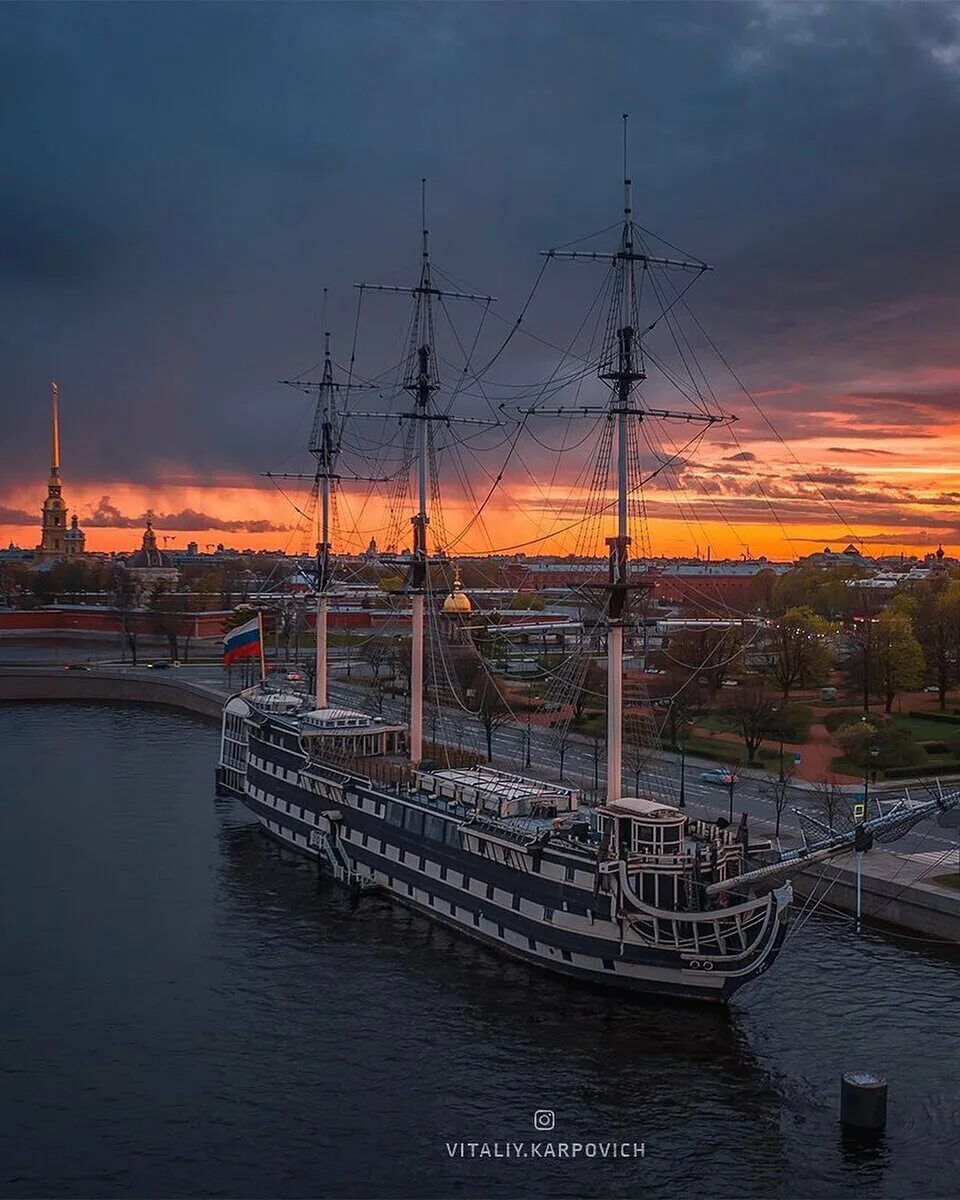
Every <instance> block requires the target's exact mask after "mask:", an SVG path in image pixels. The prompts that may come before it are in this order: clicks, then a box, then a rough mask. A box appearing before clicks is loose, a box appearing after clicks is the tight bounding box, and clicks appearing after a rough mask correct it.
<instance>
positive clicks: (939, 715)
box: [907, 709, 960, 725]
mask: <svg viewBox="0 0 960 1200" xmlns="http://www.w3.org/2000/svg"><path fill="white" fill-rule="evenodd" d="M907 716H908V717H918V718H919V719H920V720H921V721H942V722H943V724H944V725H960V716H955V715H954V714H953V713H945V712H920V711H919V710H918V709H911V710H910V712H908V713H907Z"/></svg>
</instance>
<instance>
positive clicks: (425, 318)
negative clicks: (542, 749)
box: [357, 179, 493, 766]
mask: <svg viewBox="0 0 960 1200" xmlns="http://www.w3.org/2000/svg"><path fill="white" fill-rule="evenodd" d="M426 182H427V181H426V180H425V179H421V181H420V214H421V221H420V225H421V230H422V239H423V240H422V244H421V256H420V281H419V283H418V284H417V285H416V286H415V287H391V286H387V285H381V284H369V283H364V284H358V285H357V286H358V287H360V288H363V289H364V290H368V291H377V292H399V293H404V294H406V295H410V296H412V297H413V303H414V312H413V322H412V326H411V331H410V344H409V348H408V352H407V363H406V369H405V371H404V376H403V390H404V391H406V392H408V393H409V394H410V395H411V396H412V398H413V409H412V411H409V412H405V413H400V414H396V413H364V414H362V415H363V416H368V417H391V416H392V417H396V416H398V415H399V417H400V419H401V420H408V421H414V422H415V427H414V428H415V440H414V464H415V468H416V478H417V511H416V513H415V515H414V516H413V517H412V518H411V524H412V525H413V557H412V560H411V563H410V570H409V572H408V574H407V581H406V586H405V589H404V590H405V591H406V592H407V594H408V595H409V596H410V607H411V644H410V733H409V752H410V762H411V763H412V764H413V765H414V766H416V765H417V764H418V763H420V762H421V760H422V759H423V683H424V680H423V650H424V634H425V628H424V605H425V601H426V594H427V592H428V590H429V587H430V556H429V551H428V546H427V527H428V526H429V524H430V513H429V508H428V487H427V484H428V477H429V463H430V454H431V441H432V439H431V438H430V423H431V422H432V421H442V422H443V423H444V424H445V425H450V424H452V423H467V424H473V425H485V424H487V423H488V422H485V421H473V420H469V419H466V418H454V417H450V416H448V415H446V414H442V413H438V412H437V411H436V407H435V405H434V403H433V397H434V395H435V394H436V392H437V391H439V389H440V376H439V372H438V369H437V356H436V350H435V344H434V343H435V338H434V324H433V301H434V299H440V300H445V299H452V300H482V301H484V302H485V303H487V304H490V303H492V301H493V297H492V296H479V295H474V294H472V293H469V292H450V291H441V290H440V289H438V288H435V287H434V286H433V281H432V277H431V272H430V245H429V235H428V231H427V218H426Z"/></svg>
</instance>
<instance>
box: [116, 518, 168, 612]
mask: <svg viewBox="0 0 960 1200" xmlns="http://www.w3.org/2000/svg"><path fill="white" fill-rule="evenodd" d="M122 570H123V574H124V581H125V583H126V584H127V586H128V589H129V591H130V592H131V593H132V594H133V597H134V599H135V601H136V602H137V603H141V602H142V601H143V600H144V599H145V598H148V597H149V596H150V595H151V594H152V593H153V592H154V591H156V589H157V587H158V586H159V585H160V584H163V585H165V586H166V587H176V585H177V583H178V581H179V579H180V572H179V571H178V570H177V567H176V565H175V563H174V562H173V561H172V559H171V558H170V556H169V555H168V554H167V553H166V551H164V550H161V549H160V548H159V547H158V546H157V535H156V534H155V533H154V532H153V525H152V524H151V522H150V521H148V522H147V527H146V529H145V530H144V531H143V543H142V545H141V546H140V549H139V550H138V551H137V552H136V554H132V555H131V556H130V557H129V558H128V559H127V561H126V562H125V563H124V565H123V568H122Z"/></svg>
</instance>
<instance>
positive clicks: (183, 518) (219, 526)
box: [0, 496, 292, 533]
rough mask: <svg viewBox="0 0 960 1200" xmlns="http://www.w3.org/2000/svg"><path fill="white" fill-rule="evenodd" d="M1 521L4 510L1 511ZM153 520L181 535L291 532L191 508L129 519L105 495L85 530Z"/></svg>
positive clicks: (124, 526)
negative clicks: (228, 518) (211, 532)
mask: <svg viewBox="0 0 960 1200" xmlns="http://www.w3.org/2000/svg"><path fill="white" fill-rule="evenodd" d="M0 518H2V510H0ZM147 521H150V522H151V524H152V525H153V527H154V528H155V529H175V530H177V532H179V533H199V532H200V531H202V530H205V529H214V530H219V531H220V532H221V533H289V531H290V529H291V528H292V527H291V526H289V525H276V524H274V523H273V522H272V521H225V520H223V519H222V518H221V517H214V516H211V515H210V514H209V513H204V512H197V511H196V510H195V509H192V508H185V509H182V510H181V511H180V512H176V513H156V512H153V511H151V510H149V509H148V510H147V511H146V512H143V513H139V514H138V515H137V516H130V515H128V514H125V513H123V512H122V511H121V510H120V509H119V508H118V507H117V506H116V505H115V504H111V502H110V497H109V496H103V497H101V499H100V502H99V503H98V504H97V506H96V507H95V508H94V510H93V511H92V512H91V513H89V514H88V515H85V516H84V517H83V525H84V528H85V529H142V528H143V527H144V525H146V523H147Z"/></svg>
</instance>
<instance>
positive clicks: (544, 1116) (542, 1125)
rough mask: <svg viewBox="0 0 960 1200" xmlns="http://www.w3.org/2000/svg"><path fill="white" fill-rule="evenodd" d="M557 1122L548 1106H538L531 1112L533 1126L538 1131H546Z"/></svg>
mask: <svg viewBox="0 0 960 1200" xmlns="http://www.w3.org/2000/svg"><path fill="white" fill-rule="evenodd" d="M556 1123H557V1117H556V1114H555V1113H554V1112H553V1111H552V1109H549V1108H538V1109H537V1111H536V1112H535V1113H534V1114H533V1127H534V1129H535V1130H536V1131H537V1132H538V1133H546V1132H548V1131H549V1130H551V1129H553V1127H554V1126H555V1125H556Z"/></svg>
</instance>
